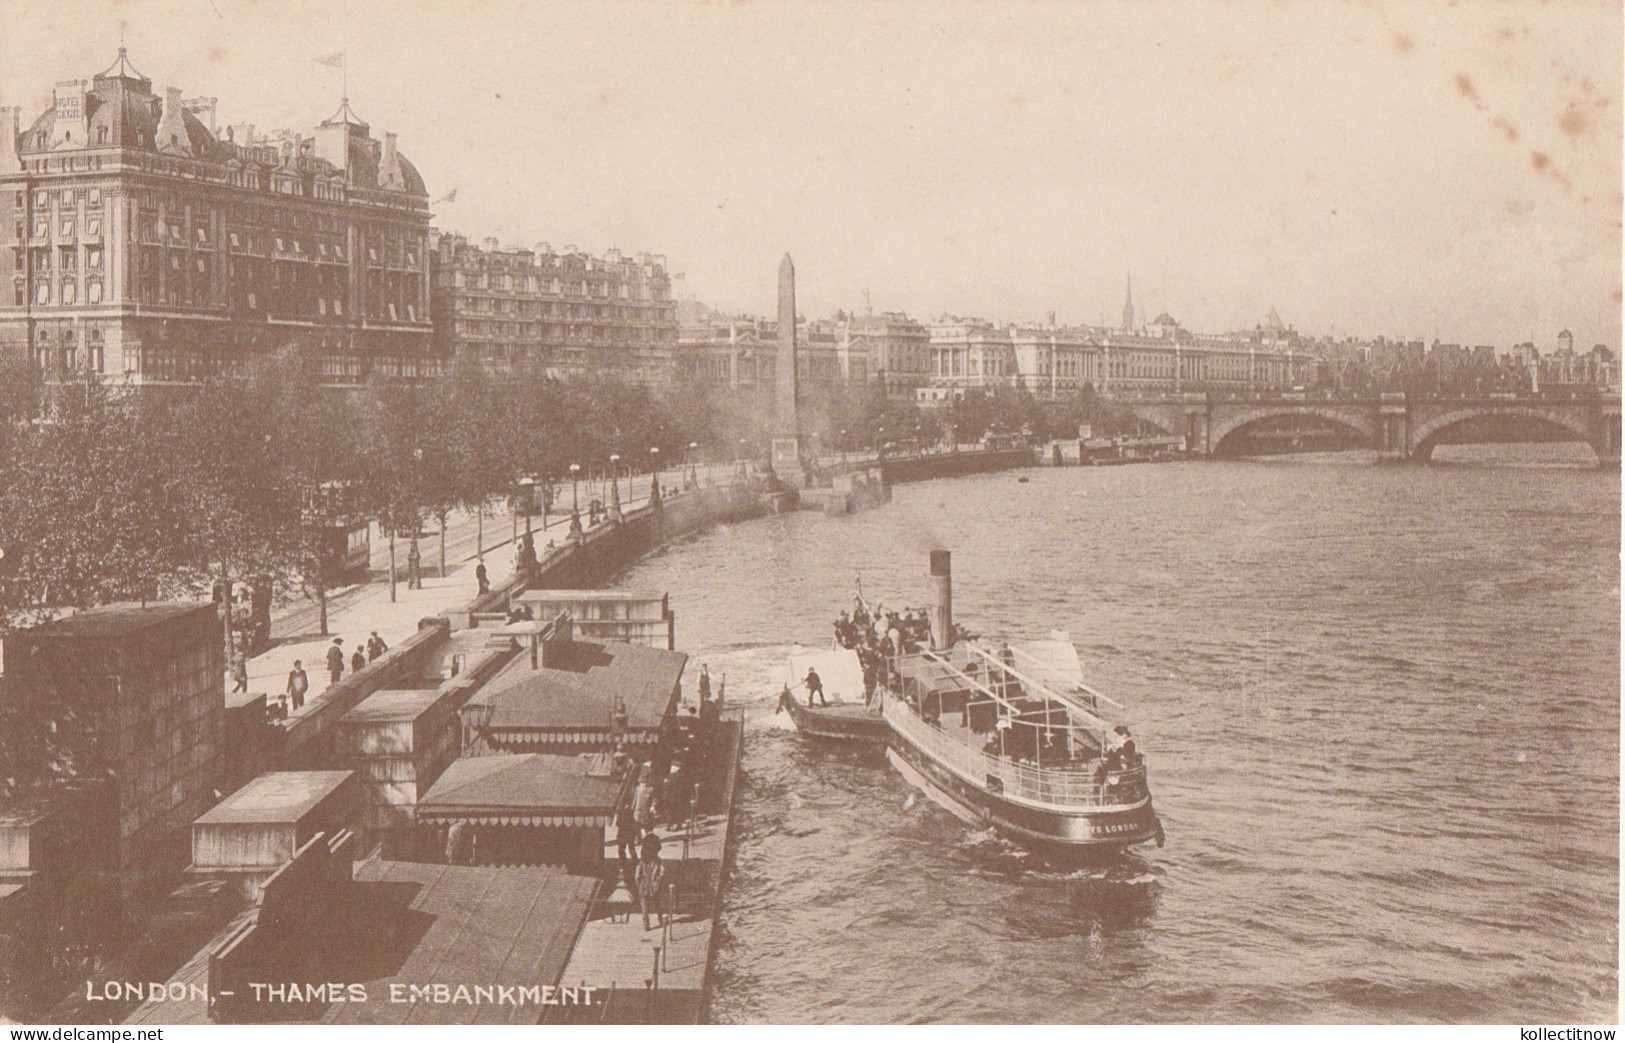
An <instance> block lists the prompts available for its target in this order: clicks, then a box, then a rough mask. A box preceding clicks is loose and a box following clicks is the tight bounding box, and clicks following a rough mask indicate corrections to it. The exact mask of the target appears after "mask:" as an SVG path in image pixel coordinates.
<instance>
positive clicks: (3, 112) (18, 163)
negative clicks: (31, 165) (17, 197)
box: [0, 105, 23, 174]
mask: <svg viewBox="0 0 1625 1043" xmlns="http://www.w3.org/2000/svg"><path fill="white" fill-rule="evenodd" d="M21 113H22V109H21V108H19V107H17V106H15V105H0V174H14V173H16V172H17V171H19V170H21V169H22V168H23V164H22V160H20V159H19V158H17V134H18V126H17V123H18V117H19V116H20V115H21Z"/></svg>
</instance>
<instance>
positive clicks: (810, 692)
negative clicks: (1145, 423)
mask: <svg viewBox="0 0 1625 1043" xmlns="http://www.w3.org/2000/svg"><path fill="white" fill-rule="evenodd" d="M801 683H802V684H804V685H806V686H807V705H808V706H811V705H812V704H813V696H814V695H816V696H818V702H819V703H820V704H821V705H824V706H828V705H829V700H828V699H826V698H824V680H823V678H821V677H819V676H818V671H817V670H815V669H813V668H812V667H810V666H809V667H808V668H807V676H806V678H805V679H804V680H803V681H802V682H801Z"/></svg>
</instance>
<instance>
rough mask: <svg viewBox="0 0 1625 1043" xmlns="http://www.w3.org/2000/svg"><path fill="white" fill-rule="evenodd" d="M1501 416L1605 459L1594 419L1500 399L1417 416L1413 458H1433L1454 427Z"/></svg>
mask: <svg viewBox="0 0 1625 1043" xmlns="http://www.w3.org/2000/svg"><path fill="white" fill-rule="evenodd" d="M1497 419H1504V420H1510V421H1512V422H1514V423H1517V424H1523V425H1532V426H1534V427H1535V428H1536V429H1542V430H1545V431H1546V432H1548V433H1550V434H1553V435H1556V436H1558V437H1555V438H1553V439H1551V440H1552V441H1575V442H1584V443H1586V444H1587V445H1589V446H1591V448H1592V449H1593V450H1594V451H1595V452H1596V453H1597V457H1598V459H1602V458H1603V451H1602V449H1601V448H1600V447H1599V446H1598V444H1597V439H1598V431H1597V430H1596V426H1597V425H1596V424H1595V423H1594V422H1592V420H1591V418H1585V417H1582V416H1579V415H1576V414H1575V413H1574V411H1573V410H1564V409H1550V408H1543V407H1542V406H1540V405H1537V404H1534V403H1527V404H1525V403H1514V402H1497V403H1489V404H1485V405H1473V406H1462V407H1458V408H1453V409H1446V410H1445V411H1443V412H1441V413H1439V414H1438V415H1436V416H1430V417H1426V418H1425V419H1424V418H1419V417H1413V418H1412V427H1411V457H1412V458H1413V459H1417V460H1428V459H1431V458H1432V456H1433V450H1434V449H1435V448H1436V447H1438V446H1439V445H1441V444H1444V441H1445V438H1446V436H1448V435H1449V434H1450V432H1451V431H1452V430H1454V429H1457V428H1461V427H1463V426H1467V425H1474V424H1481V423H1490V424H1493V423H1494V422H1495V421H1496V420H1497ZM1562 436H1567V437H1562ZM1485 441H1487V442H1493V441H1497V439H1485ZM1507 441H1524V439H1507Z"/></svg>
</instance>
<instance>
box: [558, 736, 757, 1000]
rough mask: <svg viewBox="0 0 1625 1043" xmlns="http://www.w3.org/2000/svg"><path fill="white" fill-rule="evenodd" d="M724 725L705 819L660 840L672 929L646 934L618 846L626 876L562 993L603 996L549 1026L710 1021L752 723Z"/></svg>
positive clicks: (604, 892) (666, 832)
mask: <svg viewBox="0 0 1625 1043" xmlns="http://www.w3.org/2000/svg"><path fill="white" fill-rule="evenodd" d="M719 723H720V727H719V728H718V732H719V736H718V746H717V752H716V756H714V757H713V758H712V760H711V763H710V765H709V770H708V771H707V772H706V775H705V777H704V778H703V780H702V781H701V783H700V801H699V808H698V811H697V813H696V814H695V815H694V817H693V819H692V820H691V821H690V822H684V823H676V824H672V825H668V826H662V827H660V828H659V829H658V830H656V832H657V833H658V834H659V836H660V839H661V841H662V847H661V858H662V859H663V860H664V861H665V863H666V879H667V882H668V883H670V884H672V885H673V892H674V896H675V898H674V901H673V902H672V903H670V906H669V910H670V911H669V915H668V916H667V917H666V921H667V922H666V923H665V924H662V923H661V922H660V921H659V920H657V919H656V918H655V917H652V916H651V921H650V922H651V925H652V926H653V928H654V929H653V930H650V931H645V930H644V929H643V920H642V916H641V914H640V913H639V911H638V906H637V899H636V897H635V896H634V895H633V894H632V893H630V892H629V891H628V890H627V888H626V885H625V884H624V883H623V882H622V881H621V880H620V879H619V876H618V862H617V860H616V858H615V851H614V848H613V845H611V847H610V850H609V851H608V852H607V853H606V857H607V860H608V862H609V870H608V872H614V873H617V875H616V876H615V877H614V879H613V881H611V880H609V879H606V881H605V883H604V884H603V885H601V887H600V900H599V901H598V902H596V903H594V906H593V911H592V914H591V915H590V916H589V917H588V920H587V925H586V927H585V928H584V929H583V930H582V932H581V935H580V937H578V938H577V939H576V944H575V949H574V951H573V952H572V953H571V954H570V960H569V962H568V963H567V964H566V965H565V968H564V973H563V974H562V975H560V976H559V984H560V985H561V986H569V985H581V984H586V985H590V986H592V987H593V988H594V989H595V990H599V991H597V992H596V993H595V994H594V1004H593V1006H591V1007H555V1008H551V1009H550V1010H549V1011H548V1013H547V1016H546V1018H545V1019H544V1022H551V1023H561V1024H562V1023H574V1024H581V1023H589V1022H592V1023H597V1022H606V1023H616V1024H690V1025H691V1024H697V1023H699V1022H700V1021H701V1020H703V1019H704V1017H705V1011H706V1006H707V1004H708V1002H709V999H710V967H711V960H712V957H713V955H714V952H715V941H716V925H717V916H718V914H719V913H720V912H721V909H722V889H723V886H724V883H725V877H726V873H727V857H728V840H729V836H730V831H731V826H732V822H733V805H734V789H735V785H736V780H737V777H738V766H739V757H740V752H741V750H742V747H743V741H744V717H743V715H742V714H740V713H738V712H735V713H732V714H729V715H726V716H724V717H723V718H722V719H721V721H720V722H719ZM657 966H658V971H657V970H656V968H657Z"/></svg>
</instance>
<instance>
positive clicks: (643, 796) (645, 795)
mask: <svg viewBox="0 0 1625 1043" xmlns="http://www.w3.org/2000/svg"><path fill="white" fill-rule="evenodd" d="M654 774H655V773H654V765H652V764H645V765H644V766H643V774H642V775H641V776H640V777H639V778H638V788H637V789H636V790H634V791H633V792H632V817H633V819H634V820H635V821H636V822H637V824H638V831H639V833H640V834H648V833H652V832H654V828H655V778H654Z"/></svg>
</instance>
